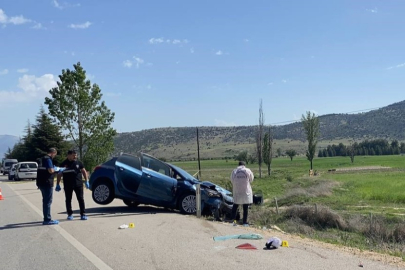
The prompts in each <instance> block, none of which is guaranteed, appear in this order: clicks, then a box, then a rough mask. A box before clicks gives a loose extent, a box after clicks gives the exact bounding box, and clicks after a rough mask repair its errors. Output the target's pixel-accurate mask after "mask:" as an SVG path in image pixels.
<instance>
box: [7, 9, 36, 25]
mask: <svg viewBox="0 0 405 270" xmlns="http://www.w3.org/2000/svg"><path fill="white" fill-rule="evenodd" d="M29 22H31V20H30V19H27V18H24V16H23V15H19V16H14V17H8V16H7V15H6V13H5V12H4V11H3V10H2V9H0V24H3V25H6V24H9V23H11V24H14V25H19V24H25V23H29Z"/></svg>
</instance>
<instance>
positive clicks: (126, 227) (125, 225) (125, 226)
mask: <svg viewBox="0 0 405 270" xmlns="http://www.w3.org/2000/svg"><path fill="white" fill-rule="evenodd" d="M118 229H128V225H127V224H122V225H121V226H119V227H118Z"/></svg>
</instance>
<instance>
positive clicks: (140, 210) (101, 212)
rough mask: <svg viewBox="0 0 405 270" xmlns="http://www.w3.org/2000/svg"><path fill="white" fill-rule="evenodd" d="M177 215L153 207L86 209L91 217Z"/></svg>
mask: <svg viewBox="0 0 405 270" xmlns="http://www.w3.org/2000/svg"><path fill="white" fill-rule="evenodd" d="M162 213H164V214H177V212H175V211H170V210H166V209H164V208H157V207H151V206H138V207H133V208H131V207H128V206H109V207H105V206H104V207H103V206H102V207H93V208H86V215H87V216H89V217H122V216H134V215H154V214H162ZM58 214H67V213H66V211H64V212H59V213H58ZM73 214H77V215H78V214H80V211H79V210H78V209H77V210H74V211H73Z"/></svg>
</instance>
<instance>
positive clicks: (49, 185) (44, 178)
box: [37, 148, 59, 225]
mask: <svg viewBox="0 0 405 270" xmlns="http://www.w3.org/2000/svg"><path fill="white" fill-rule="evenodd" d="M56 154H57V151H56V149H55V148H50V149H49V151H48V154H47V155H46V156H44V157H43V158H42V159H41V166H40V167H38V171H37V186H38V188H39V189H40V190H41V193H42V212H43V213H44V221H43V223H42V224H43V225H56V224H59V221H57V220H52V218H51V204H52V196H53V180H54V176H55V175H54V173H55V166H54V165H53V162H52V159H53V158H55V156H56Z"/></svg>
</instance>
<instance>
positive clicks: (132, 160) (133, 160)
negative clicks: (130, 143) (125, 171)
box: [118, 155, 141, 170]
mask: <svg viewBox="0 0 405 270" xmlns="http://www.w3.org/2000/svg"><path fill="white" fill-rule="evenodd" d="M118 161H119V162H121V163H124V164H125V165H128V166H130V167H132V168H135V169H137V170H140V169H141V162H140V160H139V158H138V157H134V156H130V155H122V156H120V157H119V158H118Z"/></svg>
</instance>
